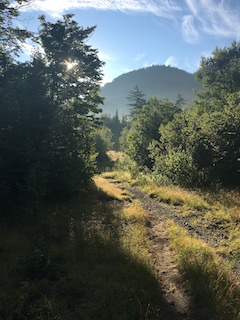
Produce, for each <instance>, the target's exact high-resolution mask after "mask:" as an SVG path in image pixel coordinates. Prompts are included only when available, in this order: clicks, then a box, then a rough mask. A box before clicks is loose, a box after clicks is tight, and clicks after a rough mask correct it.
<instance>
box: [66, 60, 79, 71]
mask: <svg viewBox="0 0 240 320" xmlns="http://www.w3.org/2000/svg"><path fill="white" fill-rule="evenodd" d="M64 62H65V65H66V67H67V71H69V70H71V69H72V68H74V67H75V66H76V65H77V62H76V61H67V60H65V61H64Z"/></svg>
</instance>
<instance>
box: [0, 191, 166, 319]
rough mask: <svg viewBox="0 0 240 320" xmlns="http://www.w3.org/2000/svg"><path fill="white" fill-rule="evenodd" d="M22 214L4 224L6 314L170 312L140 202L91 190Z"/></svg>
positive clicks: (155, 315) (0, 279) (1, 302)
mask: <svg viewBox="0 0 240 320" xmlns="http://www.w3.org/2000/svg"><path fill="white" fill-rule="evenodd" d="M2 220H3V219H2ZM17 220H18V222H16V221H15V222H14V223H13V222H11V223H10V221H8V223H7V222H4V221H2V222H1V224H0V238H1V239H0V243H1V245H0V254H1V263H0V317H1V318H3V319H4V320H13V319H16V320H21V319H24V320H25V319H28V320H29V319H31V320H33V319H39V320H46V319H52V320H53V319H54V320H55V319H57V320H60V319H61V320H67V319H71V320H74V319H76V320H81V319H83V320H96V319H98V320H107V319H109V320H124V319H129V320H133V319H136V320H150V319H154V320H155V319H171V315H170V316H169V314H168V313H167V310H166V306H165V303H164V301H163V298H162V293H161V290H160V288H159V284H158V282H157V280H156V278H155V272H154V268H153V264H152V261H151V258H150V255H149V243H148V240H147V235H146V230H145V223H146V217H145V213H144V211H143V210H142V209H141V206H140V204H139V203H138V202H133V203H129V202H126V203H125V206H124V207H122V206H117V207H116V206H115V207H114V206H113V205H111V204H109V203H108V196H106V198H104V197H103V195H102V192H98V191H97V190H92V191H91V192H90V194H87V195H86V197H78V198H76V199H75V200H68V201H61V202H60V201H58V202H57V203H54V204H53V203H52V204H48V205H45V206H44V207H43V208H41V210H40V211H39V212H38V213H37V214H36V215H35V216H32V217H25V218H22V219H17ZM168 316H169V318H168Z"/></svg>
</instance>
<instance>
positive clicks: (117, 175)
mask: <svg viewBox="0 0 240 320" xmlns="http://www.w3.org/2000/svg"><path fill="white" fill-rule="evenodd" d="M101 177H103V178H106V179H109V180H112V181H113V182H129V183H131V181H132V179H131V175H130V173H129V172H124V171H111V172H104V173H102V174H101Z"/></svg>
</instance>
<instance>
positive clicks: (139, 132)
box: [126, 97, 180, 167]
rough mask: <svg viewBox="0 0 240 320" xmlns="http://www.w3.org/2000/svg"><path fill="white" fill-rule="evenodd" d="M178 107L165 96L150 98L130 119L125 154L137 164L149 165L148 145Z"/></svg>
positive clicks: (156, 136)
mask: <svg viewBox="0 0 240 320" xmlns="http://www.w3.org/2000/svg"><path fill="white" fill-rule="evenodd" d="M179 111H180V110H179V108H178V107H177V106H176V105H175V104H173V103H172V102H170V101H169V100H168V99H167V98H165V99H162V100H161V99H159V98H157V97H155V98H150V99H149V101H148V103H147V104H146V105H145V106H143V108H142V109H141V111H140V112H139V113H138V114H136V115H135V116H134V118H133V120H132V123H131V127H130V129H129V131H128V134H127V145H128V149H127V150H126V152H127V154H128V155H129V156H130V157H131V158H132V159H133V160H134V161H136V162H137V164H138V165H139V166H144V165H147V166H149V167H151V161H150V159H149V157H148V155H149V150H148V146H149V144H150V143H151V142H152V140H158V139H159V138H160V135H159V131H158V129H159V127H160V125H161V124H167V123H168V122H169V121H171V120H172V119H173V116H174V114H175V113H177V112H179Z"/></svg>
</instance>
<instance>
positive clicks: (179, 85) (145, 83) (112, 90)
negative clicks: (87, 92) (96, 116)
mask: <svg viewBox="0 0 240 320" xmlns="http://www.w3.org/2000/svg"><path fill="white" fill-rule="evenodd" d="M135 86H138V88H139V90H141V91H142V92H143V93H144V94H145V97H146V99H149V98H150V97H155V96H157V97H159V98H165V97H167V98H168V99H169V100H170V101H172V102H175V101H176V100H177V97H178V95H181V96H182V97H183V99H184V100H185V102H186V103H192V101H193V97H194V92H193V91H194V90H196V91H199V90H200V89H201V88H202V86H201V84H200V83H199V82H197V81H196V79H195V76H194V75H193V74H190V73H188V72H186V71H183V70H180V69H177V68H173V67H166V66H151V67H147V68H143V69H139V70H135V71H131V72H129V73H126V74H123V75H121V76H119V77H117V78H116V79H114V80H113V81H112V82H111V83H106V84H105V85H104V87H102V88H101V94H102V95H103V96H104V97H105V100H104V105H105V106H104V108H103V110H104V112H106V113H110V114H111V115H114V114H115V112H116V109H117V110H118V112H119V115H123V114H124V115H129V110H130V108H129V106H128V101H127V99H126V98H127V96H128V95H129V92H130V91H131V90H133V88H134V87H135Z"/></svg>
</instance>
